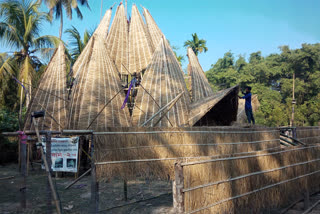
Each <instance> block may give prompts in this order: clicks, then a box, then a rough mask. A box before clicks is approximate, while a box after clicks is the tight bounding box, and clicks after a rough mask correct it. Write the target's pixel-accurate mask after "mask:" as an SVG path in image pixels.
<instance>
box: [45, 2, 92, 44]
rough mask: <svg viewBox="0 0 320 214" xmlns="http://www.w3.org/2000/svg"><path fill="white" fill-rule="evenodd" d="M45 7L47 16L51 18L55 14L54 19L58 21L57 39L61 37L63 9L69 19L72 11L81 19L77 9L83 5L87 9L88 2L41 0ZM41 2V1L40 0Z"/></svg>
mask: <svg viewBox="0 0 320 214" xmlns="http://www.w3.org/2000/svg"><path fill="white" fill-rule="evenodd" d="M43 1H44V2H45V3H46V5H47V7H48V8H49V10H50V11H49V15H50V16H51V17H52V16H53V14H55V17H56V19H60V29H59V38H60V39H61V37H62V31H63V9H64V10H65V12H66V15H67V17H68V18H69V19H72V13H73V12H72V11H73V10H74V11H75V12H76V13H77V16H78V18H80V19H82V18H83V16H82V13H81V11H80V9H79V4H80V5H85V6H87V7H88V8H90V7H89V4H88V0H43ZM40 2H42V0H40Z"/></svg>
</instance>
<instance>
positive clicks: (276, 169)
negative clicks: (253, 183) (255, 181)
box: [182, 158, 320, 192]
mask: <svg viewBox="0 0 320 214" xmlns="http://www.w3.org/2000/svg"><path fill="white" fill-rule="evenodd" d="M316 161H320V159H319V158H318V159H314V160H311V161H305V162H300V163H295V164H291V165H287V166H282V167H279V168H274V169H269V170H264V171H259V172H253V173H248V174H245V175H241V176H237V177H234V178H230V179H227V180H223V181H216V182H212V183H208V184H204V185H199V186H195V187H191V188H185V189H182V192H190V191H193V190H196V189H200V188H205V187H209V186H213V185H219V184H222V183H227V182H230V181H235V180H239V179H242V178H246V177H250V176H253V175H260V174H264V173H269V172H274V171H278V170H281V169H286V168H289V167H293V166H299V165H304V164H308V163H312V162H316Z"/></svg>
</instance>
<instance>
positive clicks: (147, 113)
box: [132, 39, 190, 127]
mask: <svg viewBox="0 0 320 214" xmlns="http://www.w3.org/2000/svg"><path fill="white" fill-rule="evenodd" d="M175 59H176V58H175V56H174V54H173V53H172V51H171V48H170V46H169V44H168V42H167V40H166V39H162V40H161V42H160V43H159V46H158V48H157V49H156V51H155V53H154V55H153V57H152V60H151V63H150V65H149V66H148V68H147V70H146V74H145V75H144V77H143V79H142V82H141V85H142V86H143V88H141V87H140V89H139V91H138V94H137V97H136V103H135V108H134V110H133V115H132V121H133V126H141V125H142V124H143V123H144V122H146V121H147V120H148V119H149V118H150V117H151V116H152V115H154V114H155V113H156V112H157V111H158V110H159V109H160V108H159V106H160V107H163V106H165V105H166V104H167V103H169V102H170V101H171V100H173V99H174V98H175V97H176V96H177V95H178V94H180V93H181V92H185V93H184V94H183V96H182V97H181V98H180V99H179V100H178V102H177V103H176V104H175V105H174V107H173V108H172V109H171V110H170V111H169V112H168V113H167V115H166V117H163V118H162V119H161V121H160V123H158V125H157V126H159V127H171V124H172V126H173V127H180V126H189V124H188V111H189V104H190V97H189V94H188V91H187V88H186V84H185V82H184V78H183V75H182V71H181V68H180V67H179V65H178V63H177V62H176V60H175ZM150 95H151V96H150ZM159 117H161V114H159V115H158V116H157V117H155V118H154V119H153V120H152V121H150V122H149V123H148V124H146V125H147V126H149V127H150V126H153V124H154V123H155V122H156V121H158V120H159ZM170 123H171V124H170Z"/></svg>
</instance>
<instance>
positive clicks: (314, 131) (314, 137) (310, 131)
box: [297, 126, 320, 144]
mask: <svg viewBox="0 0 320 214" xmlns="http://www.w3.org/2000/svg"><path fill="white" fill-rule="evenodd" d="M297 138H298V140H300V141H302V142H304V143H307V144H314V143H320V127H319V126H313V127H312V126H311V127H297Z"/></svg>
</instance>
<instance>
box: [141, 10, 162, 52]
mask: <svg viewBox="0 0 320 214" xmlns="http://www.w3.org/2000/svg"><path fill="white" fill-rule="evenodd" d="M143 15H144V18H145V20H146V24H147V29H148V32H149V35H150V38H151V41H152V44H153V47H158V43H159V42H160V40H161V38H162V37H163V33H162V32H161V30H160V28H159V27H158V25H157V24H156V22H155V21H154V19H153V17H152V16H151V14H150V12H149V10H148V9H146V8H143Z"/></svg>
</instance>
